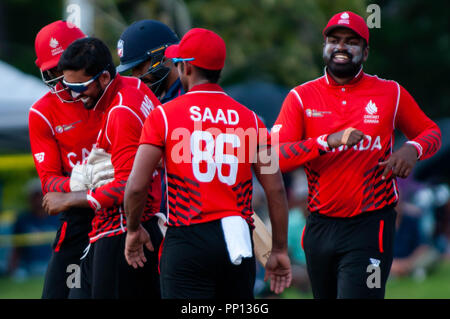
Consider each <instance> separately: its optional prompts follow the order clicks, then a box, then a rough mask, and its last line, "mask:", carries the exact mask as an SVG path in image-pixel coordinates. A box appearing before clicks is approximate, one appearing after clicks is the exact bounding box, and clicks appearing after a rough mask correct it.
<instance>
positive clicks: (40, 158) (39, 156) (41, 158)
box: [34, 152, 45, 163]
mask: <svg viewBox="0 0 450 319" xmlns="http://www.w3.org/2000/svg"><path fill="white" fill-rule="evenodd" d="M44 157H45V153H44V152H41V153H36V154H34V158H36V161H37V162H38V163H42V162H43V161H44Z"/></svg>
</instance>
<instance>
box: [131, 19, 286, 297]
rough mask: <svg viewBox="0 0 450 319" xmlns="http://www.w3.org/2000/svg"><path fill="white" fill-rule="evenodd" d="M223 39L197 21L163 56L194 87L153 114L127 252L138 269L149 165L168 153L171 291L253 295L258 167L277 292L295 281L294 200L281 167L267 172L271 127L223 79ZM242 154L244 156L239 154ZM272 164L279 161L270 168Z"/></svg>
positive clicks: (164, 270) (140, 156)
mask: <svg viewBox="0 0 450 319" xmlns="http://www.w3.org/2000/svg"><path fill="white" fill-rule="evenodd" d="M225 51H226V49H225V43H224V41H223V40H222V38H221V37H220V36H218V35H217V34H216V33H214V32H212V31H209V30H206V29H200V28H195V29H192V30H190V31H189V32H188V33H186V34H185V36H184V37H183V39H182V40H181V42H180V44H179V45H172V46H170V47H168V48H167V49H166V52H165V55H166V57H168V58H172V59H173V62H174V63H176V64H177V68H178V72H179V74H180V80H181V83H182V84H183V87H184V89H185V91H186V92H187V93H186V94H184V95H182V96H180V97H178V98H176V99H174V100H172V101H170V102H168V103H166V104H164V105H163V106H162V107H158V108H156V109H155V110H154V111H153V112H152V113H151V114H150V116H149V117H148V118H147V120H146V122H145V124H144V128H143V131H142V136H141V140H140V146H139V149H138V152H137V154H136V159H135V162H134V165H133V170H132V173H131V175H130V178H129V180H128V182H127V186H126V190H125V211H126V213H127V215H128V219H127V221H128V233H127V240H126V247H125V256H126V259H127V261H128V263H129V264H130V265H132V266H133V267H136V268H138V267H139V266H141V267H142V266H143V265H144V263H145V258H144V257H145V256H144V249H143V245H144V244H145V245H147V246H148V245H150V243H151V242H152V241H153V237H151V240H150V237H149V235H148V234H146V233H145V232H144V230H143V229H142V227H141V226H140V222H139V221H140V220H141V215H142V212H143V208H144V205H145V199H144V198H143V197H142V196H143V194H145V190H146V188H147V185H148V183H149V182H150V179H149V176H150V173H151V172H152V171H153V170H154V168H155V166H156V165H157V163H158V162H159V160H160V159H161V156H162V155H164V156H163V159H164V162H165V168H166V176H165V178H166V183H167V205H168V208H167V211H168V229H167V232H166V236H165V238H164V242H163V245H162V248H161V249H162V252H161V257H160V258H161V259H160V269H161V294H162V297H163V298H177V299H179V298H182V299H186V298H226V297H228V298H229V297H230V296H232V297H236V298H253V297H254V296H253V287H254V282H255V257H254V254H253V244H252V240H251V228H253V219H252V214H253V211H252V206H251V199H252V167H253V168H254V170H255V174H256V176H257V178H258V179H259V180H260V182H261V184H262V186H263V188H264V190H265V192H266V194H267V197H268V202H269V207H270V219H271V222H272V232H273V246H272V247H273V249H272V253H271V255H270V257H269V259H268V261H267V266H266V277H267V278H269V277H270V278H271V287H272V289H273V290H274V291H275V292H276V293H280V292H282V291H283V289H284V288H285V287H288V286H289V285H290V281H291V268H290V261H289V257H288V255H287V243H286V242H287V218H288V216H287V202H286V194H285V190H284V186H283V182H282V178H281V173H280V171H279V169H278V167H275V168H274V169H272V171H270V172H266V174H264V172H263V170H264V168H267V167H265V166H264V165H263V164H262V163H261V159H260V157H259V156H256V158H257V160H256V162H255V161H252V160H253V159H254V158H255V155H256V154H257V151H258V148H259V150H260V151H262V150H263V149H265V148H266V147H267V146H268V145H270V140H269V135H268V132H267V129H266V128H265V127H264V124H263V123H262V122H261V120H260V119H259V118H258V117H257V116H256V114H255V113H254V112H252V111H250V110H249V109H247V108H246V107H245V106H243V105H241V104H239V103H237V102H236V101H235V100H233V99H232V98H230V97H229V96H228V95H227V94H226V93H225V92H224V91H223V89H222V88H221V87H220V86H219V85H218V84H217V81H218V79H219V77H220V72H221V70H222V68H223V66H224V63H225V55H226V54H225ZM236 155H237V156H236ZM272 168H273V167H272Z"/></svg>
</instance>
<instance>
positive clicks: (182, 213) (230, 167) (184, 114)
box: [140, 84, 270, 226]
mask: <svg viewBox="0 0 450 319" xmlns="http://www.w3.org/2000/svg"><path fill="white" fill-rule="evenodd" d="M140 143H141V144H152V145H156V146H158V147H162V148H164V162H165V168H166V176H165V179H166V184H167V191H166V196H167V206H168V207H167V211H168V225H169V226H188V225H191V224H197V223H204V222H208V221H212V220H217V219H221V218H223V217H226V216H233V215H235V216H242V217H243V218H244V219H245V220H246V221H247V222H248V223H249V224H250V225H253V224H252V223H253V219H252V217H251V216H252V214H253V210H252V204H251V201H252V171H251V167H252V163H253V160H254V158H255V154H256V150H257V148H258V145H270V137H269V135H268V132H267V129H266V128H265V126H264V124H263V123H262V122H261V120H260V119H259V118H258V117H257V116H256V114H255V113H254V112H252V111H250V110H249V109H247V108H246V107H245V106H243V105H241V104H239V103H238V102H236V101H235V100H233V99H232V98H231V97H229V96H228V95H227V94H226V93H225V92H224V91H223V90H222V88H221V87H220V86H219V85H217V84H201V85H197V86H195V87H194V88H192V89H191V90H190V91H189V92H187V93H186V94H184V95H182V96H179V97H177V98H176V99H174V100H172V101H170V102H168V103H166V104H164V105H163V106H161V107H158V108H156V109H155V110H154V111H153V112H152V113H151V114H150V116H149V117H148V118H147V120H146V122H145V124H144V129H143V131H142V136H141V140H140Z"/></svg>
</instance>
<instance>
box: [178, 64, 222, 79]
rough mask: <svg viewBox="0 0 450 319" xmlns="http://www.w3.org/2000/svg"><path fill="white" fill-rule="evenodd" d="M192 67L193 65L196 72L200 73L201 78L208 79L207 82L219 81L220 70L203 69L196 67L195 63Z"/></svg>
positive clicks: (182, 67) (182, 68)
mask: <svg viewBox="0 0 450 319" xmlns="http://www.w3.org/2000/svg"><path fill="white" fill-rule="evenodd" d="M191 65H192V64H191ZM192 67H194V68H195V69H196V70H197V71H198V73H199V74H200V76H201V77H202V78H204V79H206V80H208V82H209V83H217V82H219V79H220V73H221V72H222V70H208V69H204V68H201V67H198V66H196V65H192ZM183 70H184V66H183V64H182V65H181V71H183Z"/></svg>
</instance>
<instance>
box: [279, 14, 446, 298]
mask: <svg viewBox="0 0 450 319" xmlns="http://www.w3.org/2000/svg"><path fill="white" fill-rule="evenodd" d="M323 35H324V37H325V43H324V48H323V57H324V60H325V63H326V68H325V74H324V76H322V77H320V78H318V79H315V80H313V81H310V82H307V83H304V84H302V85H300V86H297V87H295V88H294V89H292V90H291V91H290V93H289V94H288V95H287V97H286V99H285V101H284V103H283V106H282V108H281V112H280V114H279V116H278V119H277V120H276V122H275V125H274V127H273V128H272V131H271V137H272V142H273V143H274V140H276V139H277V138H278V139H279V157H280V167H281V169H282V171H285V172H286V171H290V170H292V169H295V168H297V167H299V166H302V165H303V166H304V169H305V172H306V174H307V177H308V188H309V197H308V204H309V207H308V208H309V211H310V212H311V214H310V216H309V217H308V219H307V223H306V226H305V228H304V230H303V235H302V245H303V248H304V250H305V254H306V261H307V268H308V273H309V276H310V279H311V284H312V290H313V294H314V297H315V298H384V293H385V285H386V280H387V278H388V275H389V271H390V267H391V264H392V256H393V255H392V254H393V252H392V247H393V240H394V227H395V217H396V212H395V210H394V206H395V205H396V203H397V201H398V197H399V194H398V188H397V184H396V177H401V178H405V177H407V176H408V175H409V174H410V173H411V171H412V169H413V167H414V165H415V163H416V162H417V161H418V160H424V159H427V158H429V157H430V156H432V155H433V154H434V153H435V152H436V151H437V150H438V149H439V147H440V145H441V132H440V129H439V128H438V126H437V125H436V124H435V123H434V122H433V121H431V120H430V119H429V118H428V117H427V116H426V115H425V114H424V113H423V112H422V111H421V109H420V108H419V106H418V105H417V103H416V102H415V101H414V99H413V98H412V97H411V95H410V94H409V93H408V92H407V91H406V89H405V88H403V87H402V86H401V85H399V84H398V83H397V82H395V81H391V80H384V79H380V78H378V77H377V76H372V75H369V74H366V73H364V72H363V70H362V64H363V63H364V62H365V61H366V59H367V57H368V52H369V48H368V45H369V29H368V28H367V25H366V23H365V21H364V19H363V18H362V17H360V16H358V15H356V14H354V13H353V12H348V11H347V12H341V13H338V14H336V15H335V16H333V17H332V18H331V19H330V21H329V22H328V24H327V26H326V27H325V28H324V30H323ZM394 129H399V130H400V131H401V132H402V133H404V134H405V135H406V137H407V138H408V139H409V141H408V142H406V143H405V144H404V145H402V146H401V147H400V148H399V149H398V150H396V151H394V149H393V148H394Z"/></svg>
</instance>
